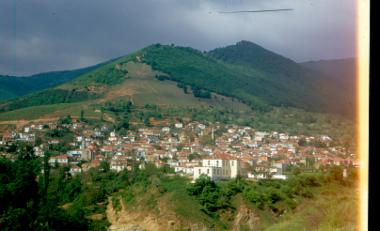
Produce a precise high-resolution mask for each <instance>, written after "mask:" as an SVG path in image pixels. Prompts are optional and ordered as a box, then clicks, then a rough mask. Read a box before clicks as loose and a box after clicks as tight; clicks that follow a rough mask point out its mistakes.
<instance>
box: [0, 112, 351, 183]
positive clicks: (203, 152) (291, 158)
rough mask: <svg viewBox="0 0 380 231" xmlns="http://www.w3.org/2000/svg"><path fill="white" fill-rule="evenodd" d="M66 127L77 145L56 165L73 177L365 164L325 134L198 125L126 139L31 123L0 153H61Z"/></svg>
mask: <svg viewBox="0 0 380 231" xmlns="http://www.w3.org/2000/svg"><path fill="white" fill-rule="evenodd" d="M62 129H64V130H65V131H67V132H70V133H72V134H73V136H72V139H70V140H69V142H66V143H65V145H68V147H67V148H66V149H67V150H65V151H62V150H60V151H55V152H53V153H54V154H53V155H51V156H49V164H50V165H51V166H67V167H69V168H70V173H71V174H72V175H75V174H80V173H81V172H84V171H88V170H89V169H90V168H96V167H99V166H100V165H101V164H102V162H107V163H108V164H109V168H110V169H111V170H112V171H116V172H120V171H122V170H124V169H128V170H131V168H132V166H133V164H134V163H138V164H139V168H144V166H145V164H146V163H153V164H154V165H155V166H157V167H168V168H170V169H171V171H174V172H175V173H176V174H179V175H181V176H186V177H189V178H190V179H193V180H196V179H197V178H199V177H200V176H201V175H202V174H204V175H207V176H209V177H210V178H211V179H213V180H223V179H231V178H235V177H237V176H242V177H246V178H248V179H256V180H257V179H287V175H288V174H289V173H290V170H291V169H294V167H301V168H302V169H304V170H306V171H314V170H317V169H321V168H323V167H324V166H328V165H329V166H331V165H338V166H343V167H348V166H358V162H357V160H356V156H355V154H352V153H348V152H347V151H346V149H345V148H344V147H342V146H336V145H335V144H334V142H333V140H332V138H330V137H329V136H326V135H320V136H303V135H301V136H290V135H289V134H287V133H279V132H276V131H271V132H268V131H257V130H255V129H254V128H252V127H248V126H237V125H224V124H221V123H218V122H216V123H211V124H208V125H205V124H202V123H200V122H197V121H192V122H188V123H184V122H177V123H173V124H170V123H167V124H166V125H164V126H160V127H158V126H155V127H141V128H139V129H137V130H136V131H133V130H129V131H128V132H127V134H124V135H120V134H118V133H117V132H115V130H113V129H112V127H111V126H109V125H107V124H104V125H102V126H100V128H96V127H94V126H91V125H89V124H86V123H83V122H79V121H78V120H76V119H73V120H72V122H69V123H64V124H58V123H57V122H51V123H47V124H30V125H28V126H25V127H23V129H22V131H16V130H13V131H8V132H5V133H3V135H2V139H1V140H0V148H1V149H0V154H1V155H3V156H5V157H7V158H10V159H12V158H15V157H14V155H12V154H10V153H9V150H10V149H12V146H14V144H15V143H16V142H21V143H22V142H25V143H29V144H32V145H33V146H34V153H35V154H36V155H37V156H40V157H43V156H44V155H45V153H46V150H54V147H57V146H60V145H62V142H63V141H62V140H61V139H60V138H59V137H54V136H53V137H51V136H47V135H46V134H47V133H49V132H50V133H51V131H60V130H62ZM39 137H44V138H43V139H41V138H39ZM1 150H2V151H1Z"/></svg>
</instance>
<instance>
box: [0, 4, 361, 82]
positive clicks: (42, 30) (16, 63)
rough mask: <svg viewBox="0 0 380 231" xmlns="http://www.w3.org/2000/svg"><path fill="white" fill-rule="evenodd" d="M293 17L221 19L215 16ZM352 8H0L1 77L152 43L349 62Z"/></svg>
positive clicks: (81, 63)
mask: <svg viewBox="0 0 380 231" xmlns="http://www.w3.org/2000/svg"><path fill="white" fill-rule="evenodd" d="M276 8H292V9H293V10H292V11H284V12H266V13H240V14H220V13H219V12H220V11H235V10H261V9H276ZM355 10H356V8H355V0H1V1H0V74H6V75H29V74H34V73H39V72H46V71H54V70H66V69H75V68H80V67H86V66H90V65H93V64H97V63H100V62H103V61H107V60H109V59H112V58H116V57H119V56H122V55H126V54H129V53H131V52H133V51H137V50H139V49H141V48H144V47H146V46H148V45H150V44H153V43H162V44H171V43H174V44H175V45H180V46H191V47H193V48H196V49H199V50H202V51H208V50H212V49H214V48H218V47H223V46H227V45H232V44H235V43H236V42H238V41H241V40H248V41H251V42H254V43H257V44H259V45H261V46H263V47H265V48H267V49H269V50H271V51H274V52H276V53H279V54H281V55H283V56H286V57H288V58H290V59H292V60H294V61H296V62H304V61H310V60H321V59H337V58H347V57H354V56H355V15H356V12H355Z"/></svg>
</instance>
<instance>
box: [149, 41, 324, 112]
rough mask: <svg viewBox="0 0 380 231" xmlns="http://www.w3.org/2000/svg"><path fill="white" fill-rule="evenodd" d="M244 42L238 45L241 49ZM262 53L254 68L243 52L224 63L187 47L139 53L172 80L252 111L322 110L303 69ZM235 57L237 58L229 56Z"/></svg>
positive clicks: (160, 47) (315, 89) (313, 83)
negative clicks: (231, 99)
mask: <svg viewBox="0 0 380 231" xmlns="http://www.w3.org/2000/svg"><path fill="white" fill-rule="evenodd" d="M245 43H246V42H242V44H243V46H244V47H245ZM239 44H240V43H239ZM239 47H240V45H239ZM246 49H248V50H249V49H251V47H247V48H246ZM234 51H235V50H234ZM264 51H265V52H264ZM264 51H262V50H261V53H262V54H261V53H260V54H259V55H262V57H260V58H259V59H257V61H256V62H257V63H260V65H256V66H255V65H251V64H250V63H248V60H249V59H250V57H249V56H247V55H245V54H244V52H243V55H242V56H243V57H244V59H243V61H242V62H240V61H239V60H238V61H236V62H235V63H227V62H228V61H229V59H228V60H226V61H224V60H220V59H216V58H220V57H218V56H216V55H215V54H214V53H215V52H211V53H202V52H200V51H198V50H195V49H192V48H188V47H176V46H173V45H170V46H166V45H160V44H156V45H152V46H150V47H148V48H146V49H144V50H143V62H146V63H147V64H149V65H151V66H152V67H153V69H156V70H159V71H162V72H164V73H166V74H168V75H169V76H170V79H172V80H174V81H177V82H180V83H182V84H185V85H188V86H191V87H197V88H200V89H205V90H209V91H213V92H217V93H219V94H222V95H226V96H231V97H234V98H237V99H239V100H241V101H242V102H244V103H246V104H248V105H250V106H251V107H253V108H254V109H256V110H268V109H269V108H270V106H280V105H284V106H293V107H298V108H303V109H306V110H312V111H323V110H326V107H325V105H326V104H328V103H326V101H327V100H326V97H325V95H324V92H323V91H321V90H320V89H318V87H319V84H318V83H317V81H314V79H312V78H311V76H310V75H309V74H308V72H306V69H303V68H302V67H299V66H298V65H297V64H296V63H294V62H293V61H291V60H289V59H286V58H283V57H281V56H279V55H277V56H276V55H275V54H274V53H271V52H269V51H266V50H264ZM239 52H241V51H240V49H238V50H236V53H239ZM245 52H247V51H245ZM226 53H229V52H226ZM267 53H268V54H270V55H268V54H267ZM272 56H276V57H277V58H276V59H274V58H273V57H272ZM235 58H238V57H234V55H231V57H230V59H235ZM272 60H274V61H273V62H272ZM276 60H277V61H276ZM279 64H281V65H280V66H279ZM273 67H276V68H277V69H276V68H273Z"/></svg>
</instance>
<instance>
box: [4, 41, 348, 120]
mask: <svg viewBox="0 0 380 231" xmlns="http://www.w3.org/2000/svg"><path fill="white" fill-rule="evenodd" d="M142 64H143V65H142ZM319 75H320V74H318V72H315V71H313V70H310V69H307V68H305V67H303V66H301V65H299V64H297V63H295V62H293V61H291V60H290V59H287V58H285V57H282V56H280V55H278V54H275V53H273V52H270V51H268V50H266V49H264V48H262V47H260V46H258V45H256V44H253V43H250V42H246V41H242V42H239V43H237V44H236V45H233V46H229V47H226V48H218V49H215V50H213V51H211V52H209V53H207V52H201V51H198V50H195V49H193V48H189V47H178V46H174V45H160V44H155V45H152V46H149V47H146V48H144V49H142V50H140V51H138V52H136V53H133V54H130V55H128V56H124V57H121V58H118V59H114V60H112V61H110V62H108V63H106V64H104V65H101V66H98V67H96V68H92V69H88V70H87V71H86V72H85V73H83V74H81V75H80V76H78V77H76V78H74V77H72V78H73V79H72V80H70V81H67V82H66V83H64V84H62V85H58V86H57V87H55V88H51V89H48V90H43V91H40V92H37V93H33V94H31V95H28V96H25V97H22V98H19V99H16V100H13V101H9V102H6V103H3V104H0V111H11V110H16V109H20V108H24V107H30V106H40V105H51V104H59V103H73V102H81V101H88V100H96V101H97V102H105V101H108V100H112V99H116V98H120V97H121V98H124V99H128V100H129V99H132V100H134V101H136V102H137V103H138V104H140V105H144V104H147V103H152V104H158V105H166V106H196V105H197V104H202V105H203V106H204V105H211V106H215V105H219V106H223V104H225V103H226V102H230V101H231V100H233V99H235V100H234V103H229V105H235V104H242V103H243V104H246V105H247V106H249V107H250V108H252V109H254V110H255V111H262V112H267V111H270V110H271V109H272V107H273V106H285V107H294V108H300V109H304V110H307V111H314V112H333V113H341V112H342V111H341V107H343V106H342V105H341V104H339V102H341V99H342V98H344V96H342V95H341V94H339V92H336V91H334V89H335V87H334V86H330V85H329V83H328V82H326V81H325V82H323V81H324V79H323V78H321V77H320V76H319ZM226 97H227V98H226ZM225 99H227V100H225ZM222 101H223V102H222ZM227 104H228V103H227ZM238 107H240V106H238Z"/></svg>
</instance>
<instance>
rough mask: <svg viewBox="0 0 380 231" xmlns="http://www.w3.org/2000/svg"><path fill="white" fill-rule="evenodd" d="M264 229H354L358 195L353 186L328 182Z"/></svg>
mask: <svg viewBox="0 0 380 231" xmlns="http://www.w3.org/2000/svg"><path fill="white" fill-rule="evenodd" d="M317 193H318V194H317V195H316V196H315V198H314V199H310V200H307V201H304V202H303V203H302V204H301V205H300V206H299V207H298V208H297V209H296V212H294V213H291V214H287V215H286V216H285V217H283V218H282V219H281V220H280V221H279V222H278V223H276V224H273V225H269V226H268V227H267V228H266V229H265V230H268V231H274V230H276V231H277V230H319V231H322V230H323V231H329V230H348V231H349V230H356V229H355V227H356V217H357V215H358V214H357V206H358V199H357V194H356V191H355V189H354V188H350V187H344V186H340V185H334V184H328V185H325V186H323V187H321V188H319V189H318V192H317Z"/></svg>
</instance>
